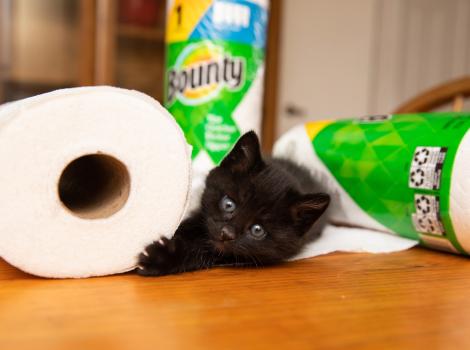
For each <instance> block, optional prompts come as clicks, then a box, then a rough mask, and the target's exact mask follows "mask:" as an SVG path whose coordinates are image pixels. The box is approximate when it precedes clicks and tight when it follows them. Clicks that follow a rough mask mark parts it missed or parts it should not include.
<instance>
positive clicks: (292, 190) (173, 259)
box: [137, 131, 330, 276]
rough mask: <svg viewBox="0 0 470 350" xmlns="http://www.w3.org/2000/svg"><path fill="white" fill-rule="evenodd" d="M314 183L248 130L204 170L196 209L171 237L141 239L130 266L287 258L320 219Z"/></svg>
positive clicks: (187, 266) (192, 266)
mask: <svg viewBox="0 0 470 350" xmlns="http://www.w3.org/2000/svg"><path fill="white" fill-rule="evenodd" d="M317 190H318V189H317V188H316V184H315V182H314V181H313V179H312V178H311V176H310V175H309V173H308V172H307V171H306V170H305V169H304V168H301V167H299V166H297V165H295V164H293V163H291V162H289V161H287V160H281V159H270V160H263V158H262V157H261V153H260V146H259V141H258V137H257V136H256V134H255V133H254V132H252V131H251V132H248V133H246V134H245V135H243V136H242V137H241V138H240V139H239V141H238V142H237V144H236V145H235V147H234V148H233V150H232V151H231V152H230V153H229V154H228V155H227V156H226V157H225V159H224V160H223V161H222V163H221V164H220V166H218V167H216V168H214V169H213V170H212V171H211V172H210V173H209V175H208V177H207V179H206V188H205V190H204V193H203V195H202V199H201V207H200V209H199V210H197V211H196V212H194V213H192V215H191V216H190V217H189V218H187V219H186V220H184V221H183V222H182V223H181V225H180V226H179V227H178V229H177V231H176V233H175V235H174V236H173V238H172V239H167V238H162V239H161V240H160V241H158V242H154V243H153V244H151V245H149V246H148V247H147V248H146V249H145V251H144V252H143V253H142V254H140V256H139V267H138V268H137V272H138V273H139V274H140V275H145V276H159V275H167V274H173V273H179V272H184V271H191V270H198V269H203V268H210V267H212V266H216V265H218V266H220V265H255V266H262V265H269V264H275V263H279V262H282V261H284V260H286V259H288V258H291V257H293V256H294V255H296V254H297V253H299V252H300V251H301V249H302V247H303V246H304V245H305V243H306V242H308V241H310V240H311V239H312V237H315V236H317V235H318V234H319V233H320V231H321V229H322V228H323V225H324V221H325V220H324V218H322V219H321V220H318V219H319V218H320V216H321V215H322V214H323V212H324V211H325V210H326V208H327V207H328V204H329V201H330V197H329V196H328V195H327V194H324V193H315V192H316V191H317ZM317 220H318V221H317ZM307 233H308V234H307Z"/></svg>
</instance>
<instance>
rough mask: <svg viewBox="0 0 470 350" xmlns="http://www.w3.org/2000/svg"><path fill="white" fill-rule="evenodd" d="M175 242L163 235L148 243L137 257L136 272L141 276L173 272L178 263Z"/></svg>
mask: <svg viewBox="0 0 470 350" xmlns="http://www.w3.org/2000/svg"><path fill="white" fill-rule="evenodd" d="M176 253H177V252H176V243H175V241H174V240H170V239H168V238H166V237H163V238H162V239H160V240H159V241H156V242H153V243H152V244H150V245H148V246H147V247H146V248H145V250H144V251H143V252H142V253H140V255H139V258H138V265H137V268H136V270H137V273H138V274H139V275H141V276H162V275H168V274H171V273H174V270H175V268H176V266H177V265H178V263H179V256H178V255H177V254H176Z"/></svg>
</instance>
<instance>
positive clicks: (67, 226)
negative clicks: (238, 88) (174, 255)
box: [0, 87, 190, 277]
mask: <svg viewBox="0 0 470 350" xmlns="http://www.w3.org/2000/svg"><path fill="white" fill-rule="evenodd" d="M0 164H1V169H2V170H1V171H0V197H1V198H2V200H1V201H0V213H1V214H0V256H1V257H2V258H3V259H5V260H6V261H7V262H9V263H11V264H12V265H14V266H16V267H18V268H20V269H22V270H24V271H27V272H30V273H33V274H36V275H40V276H45V277H88V276H98V275H106V274H112V273H119V272H123V271H127V270H131V269H133V268H134V267H135V264H136V261H137V256H138V254H139V253H140V252H141V251H142V250H143V249H144V247H145V246H146V245H147V244H150V243H151V242H152V241H154V240H156V239H159V238H160V237H162V236H166V237H171V236H172V235H173V233H174V232H175V230H176V228H177V227H178V225H179V223H180V221H181V219H182V216H183V214H184V211H185V208H186V205H187V202H188V192H189V188H190V148H189V146H188V145H187V144H186V141H185V139H184V135H183V133H182V131H181V129H180V128H179V126H178V125H177V123H176V122H175V121H174V119H173V118H172V116H171V115H170V114H169V113H168V112H167V111H166V110H165V109H164V108H163V107H162V106H160V104H159V103H158V102H157V101H155V100H154V99H152V98H150V97H149V96H146V95H144V94H142V93H138V92H136V91H130V90H124V89H118V88H111V87H87V88H73V89H65V90H58V91H55V92H52V93H47V94H43V95H39V96H36V97H33V98H28V99H25V100H21V101H18V102H14V103H10V104H6V105H4V106H2V107H1V108H0Z"/></svg>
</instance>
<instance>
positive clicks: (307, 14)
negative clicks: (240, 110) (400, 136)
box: [277, 0, 470, 135]
mask: <svg viewBox="0 0 470 350" xmlns="http://www.w3.org/2000/svg"><path fill="white" fill-rule="evenodd" d="M283 6H284V11H283V19H282V36H281V40H282V42H281V54H280V60H281V61H280V67H281V68H280V81H279V105H278V111H279V115H278V130H277V134H278V135H279V134H282V133H283V132H284V131H286V130H287V129H288V128H290V127H291V126H292V125H295V124H298V123H302V122H305V121H307V120H311V119H323V118H333V117H340V118H344V117H353V116H361V115H366V114H377V113H389V112H392V111H393V110H394V109H396V108H397V107H398V106H399V105H400V104H401V103H403V102H404V101H406V100H408V99H409V98H411V97H413V96H415V95H417V94H419V93H421V92H423V91H425V90H427V89H429V88H431V87H433V86H435V85H437V84H440V83H442V82H445V81H448V80H450V79H454V78H457V77H462V76H464V75H470V1H469V0H354V1H347V0H286V1H284V2H283ZM290 105H293V106H295V107H298V108H297V109H298V110H299V111H300V113H299V115H298V116H290V115H289V113H287V112H286V109H287V107H288V106H290Z"/></svg>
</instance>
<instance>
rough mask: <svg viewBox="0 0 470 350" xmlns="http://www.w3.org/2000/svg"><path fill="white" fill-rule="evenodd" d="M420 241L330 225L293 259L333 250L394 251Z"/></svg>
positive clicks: (360, 251)
mask: <svg viewBox="0 0 470 350" xmlns="http://www.w3.org/2000/svg"><path fill="white" fill-rule="evenodd" d="M417 244H418V241H415V240H412V239H407V238H402V237H398V236H394V235H391V234H389V233H384V232H378V231H373V230H367V229H362V228H353V227H341V226H333V225H328V226H326V228H325V229H324V230H323V233H322V235H321V236H320V238H318V239H317V240H315V241H314V242H312V243H310V244H308V245H307V246H306V247H305V248H304V250H303V251H302V252H301V253H300V254H299V255H297V256H296V257H294V258H293V259H292V260H300V259H305V258H311V257H314V256H318V255H325V254H329V253H333V252H354V253H392V252H398V251H401V250H406V249H409V248H411V247H414V246H415V245H417Z"/></svg>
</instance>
